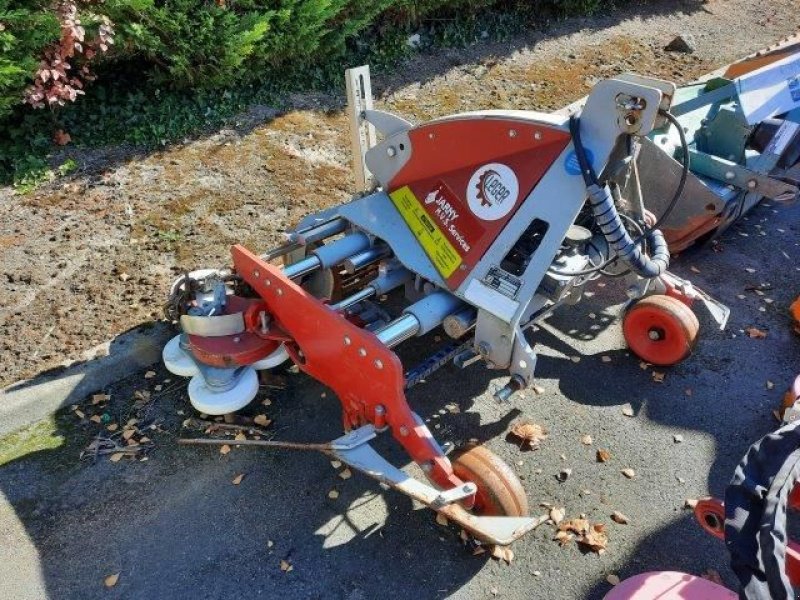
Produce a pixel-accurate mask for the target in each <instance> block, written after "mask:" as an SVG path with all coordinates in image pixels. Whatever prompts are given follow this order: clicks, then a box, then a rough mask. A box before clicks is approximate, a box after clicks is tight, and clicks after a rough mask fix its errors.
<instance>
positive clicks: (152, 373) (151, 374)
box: [144, 371, 156, 379]
mask: <svg viewBox="0 0 800 600" xmlns="http://www.w3.org/2000/svg"><path fill="white" fill-rule="evenodd" d="M155 376H156V372H155V371H147V372H146V373H145V374H144V378H145V379H152V378H153V377H155Z"/></svg>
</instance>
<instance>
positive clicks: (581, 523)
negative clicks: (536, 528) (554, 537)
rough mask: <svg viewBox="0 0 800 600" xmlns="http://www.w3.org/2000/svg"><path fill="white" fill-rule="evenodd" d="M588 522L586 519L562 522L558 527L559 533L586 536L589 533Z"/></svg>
mask: <svg viewBox="0 0 800 600" xmlns="http://www.w3.org/2000/svg"><path fill="white" fill-rule="evenodd" d="M590 527H591V526H590V525H589V521H587V520H586V519H581V518H578V519H570V520H569V521H562V523H561V524H560V525H559V526H558V529H559V531H571V532H572V533H577V534H578V535H581V536H583V535H586V534H587V533H589V529H590Z"/></svg>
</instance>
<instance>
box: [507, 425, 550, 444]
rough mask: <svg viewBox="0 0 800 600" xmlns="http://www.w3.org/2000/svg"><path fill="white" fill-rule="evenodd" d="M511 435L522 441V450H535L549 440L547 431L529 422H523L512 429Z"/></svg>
mask: <svg viewBox="0 0 800 600" xmlns="http://www.w3.org/2000/svg"><path fill="white" fill-rule="evenodd" d="M510 433H511V435H512V436H513V437H515V438H517V439H518V440H520V442H521V444H520V448H524V447H526V446H527V447H528V448H529V449H530V450H535V449H537V448H538V447H539V444H541V443H542V442H543V441H544V440H546V439H547V429H545V428H544V427H542V426H541V425H539V424H538V423H534V422H533V421H529V420H522V421H519V422H517V423H515V424H514V425H513V426H512V427H511V431H510Z"/></svg>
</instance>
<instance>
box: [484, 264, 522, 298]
mask: <svg viewBox="0 0 800 600" xmlns="http://www.w3.org/2000/svg"><path fill="white" fill-rule="evenodd" d="M483 283H485V284H486V285H488V286H489V287H490V288H492V289H494V290H497V291H498V292H500V293H501V294H503V295H504V296H508V297H509V298H511V299H512V300H515V299H516V298H517V294H518V293H519V288H521V287H522V280H521V279H520V278H519V277H515V276H514V275H512V274H511V273H506V272H505V271H503V269H501V268H500V267H492V268H491V269H489V272H488V273H487V274H486V277H484V278H483Z"/></svg>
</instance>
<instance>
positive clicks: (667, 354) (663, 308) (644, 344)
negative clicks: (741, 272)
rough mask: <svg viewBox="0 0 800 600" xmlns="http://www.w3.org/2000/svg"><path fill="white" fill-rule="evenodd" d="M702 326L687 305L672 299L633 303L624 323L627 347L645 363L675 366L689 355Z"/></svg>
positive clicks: (652, 299) (649, 297) (623, 329)
mask: <svg viewBox="0 0 800 600" xmlns="http://www.w3.org/2000/svg"><path fill="white" fill-rule="evenodd" d="M699 329H700V323H699V322H698V320H697V317H696V316H695V314H694V313H693V312H692V309H690V308H689V307H688V306H686V305H685V304H684V303H683V302H681V301H680V300H678V299H677V298H672V297H671V296H662V295H657V296H647V297H646V298H642V299H641V300H639V301H638V302H637V303H636V304H634V305H633V306H632V307H631V308H630V309H628V312H627V313H626V314H625V317H624V319H623V321H622V332H623V334H624V335H625V341H626V342H628V347H629V348H630V349H631V350H633V352H634V353H635V354H636V355H637V356H638V357H639V358H641V359H642V360H644V361H647V362H649V363H652V364H654V365H659V366H669V365H674V364H677V363H679V362H680V361H682V360H683V359H684V358H686V357H687V356H689V354H690V353H691V351H692V348H693V347H694V344H695V342H696V341H697V332H698V330H699Z"/></svg>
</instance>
